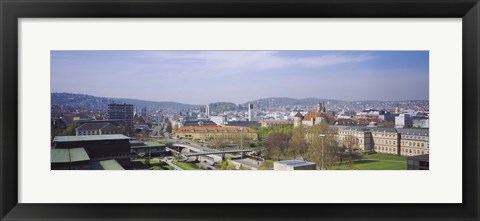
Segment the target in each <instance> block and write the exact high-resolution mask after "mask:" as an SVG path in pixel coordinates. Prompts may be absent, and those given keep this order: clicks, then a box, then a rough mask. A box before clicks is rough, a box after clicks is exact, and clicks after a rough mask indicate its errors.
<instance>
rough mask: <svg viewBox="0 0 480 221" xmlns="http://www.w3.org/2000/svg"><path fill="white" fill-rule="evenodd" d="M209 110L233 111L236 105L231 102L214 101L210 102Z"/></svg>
mask: <svg viewBox="0 0 480 221" xmlns="http://www.w3.org/2000/svg"><path fill="white" fill-rule="evenodd" d="M209 106H210V111H211V112H215V113H223V112H225V111H234V110H236V109H237V105H236V104H234V103H232V102H215V103H211V104H210V105H209Z"/></svg>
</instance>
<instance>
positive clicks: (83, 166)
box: [50, 147, 90, 170]
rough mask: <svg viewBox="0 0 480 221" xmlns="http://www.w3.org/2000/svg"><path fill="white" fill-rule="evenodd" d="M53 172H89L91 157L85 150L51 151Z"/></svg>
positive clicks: (80, 148) (78, 148)
mask: <svg viewBox="0 0 480 221" xmlns="http://www.w3.org/2000/svg"><path fill="white" fill-rule="evenodd" d="M50 163H51V169H52V170H89V169H90V157H89V156H88V154H87V152H86V151H85V148H83V147H77V148H67V149H51V151H50Z"/></svg>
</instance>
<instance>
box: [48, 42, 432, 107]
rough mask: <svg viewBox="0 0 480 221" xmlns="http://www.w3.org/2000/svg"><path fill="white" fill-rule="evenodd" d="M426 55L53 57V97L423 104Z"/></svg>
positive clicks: (177, 53) (68, 53)
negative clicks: (294, 99)
mask: <svg viewBox="0 0 480 221" xmlns="http://www.w3.org/2000/svg"><path fill="white" fill-rule="evenodd" d="M428 59H429V58H428V51H52V52H51V91H52V92H68V93H78V94H88V95H93V96H98V97H109V98H130V99H139V100H146V101H174V102H179V103H184V104H207V103H212V102H221V101H225V102H233V103H236V104H240V103H246V102H248V101H253V100H258V99H263V98H270V97H289V98H296V99H303V98H320V99H335V100H342V101H365V100H378V101H404V100H428V95H429V94H428V88H429V87H428V79H429V78H428V75H429V70H428Z"/></svg>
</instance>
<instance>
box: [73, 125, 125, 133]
mask: <svg viewBox="0 0 480 221" xmlns="http://www.w3.org/2000/svg"><path fill="white" fill-rule="evenodd" d="M75 131H76V133H75V135H77V136H82V135H102V134H122V133H124V131H125V128H124V127H119V126H115V125H113V124H110V123H84V124H82V125H80V126H79V127H77V128H76V129H75Z"/></svg>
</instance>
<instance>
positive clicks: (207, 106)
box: [205, 104, 210, 117]
mask: <svg viewBox="0 0 480 221" xmlns="http://www.w3.org/2000/svg"><path fill="white" fill-rule="evenodd" d="M205 115H207V117H210V105H208V104H207V105H205Z"/></svg>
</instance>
